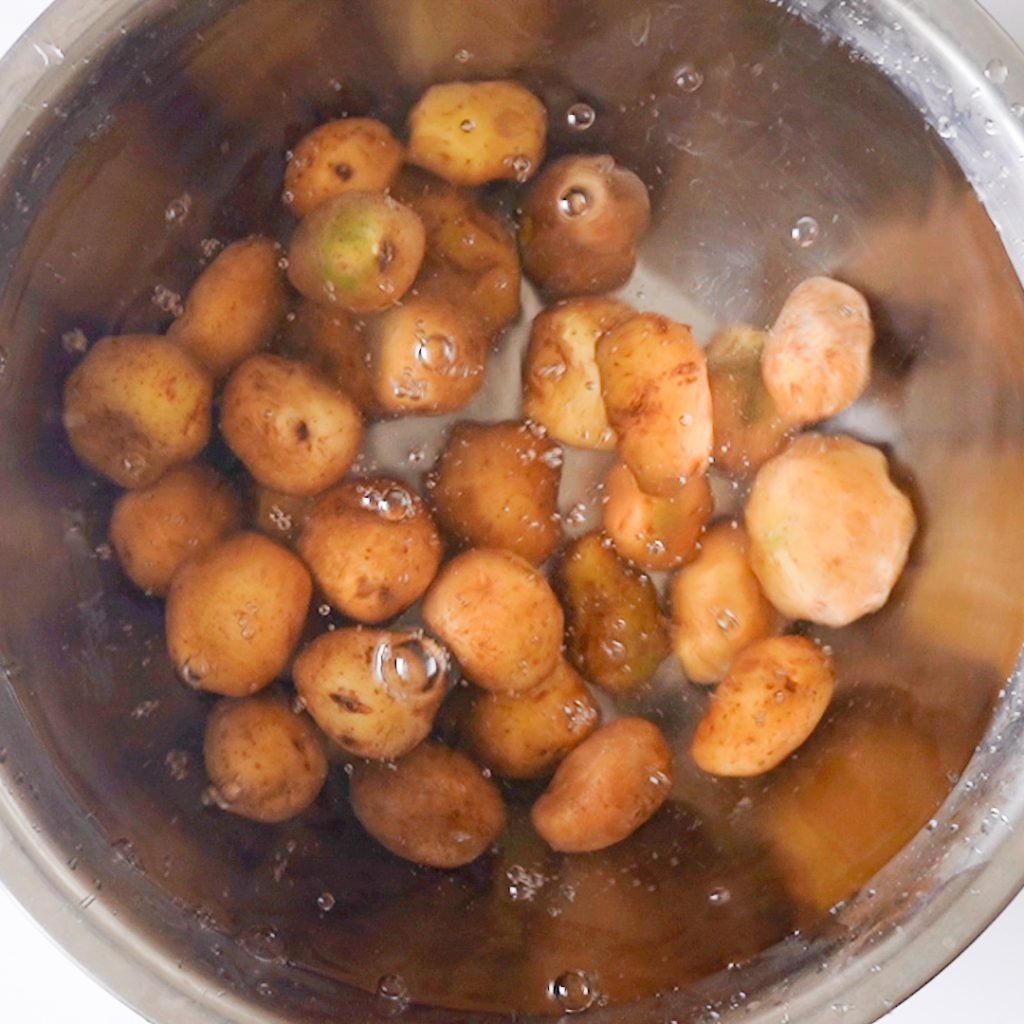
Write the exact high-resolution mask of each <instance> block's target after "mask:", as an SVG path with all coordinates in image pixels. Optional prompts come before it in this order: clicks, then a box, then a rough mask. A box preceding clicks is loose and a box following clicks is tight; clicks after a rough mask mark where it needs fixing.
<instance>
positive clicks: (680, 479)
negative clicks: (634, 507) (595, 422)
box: [597, 313, 712, 498]
mask: <svg viewBox="0 0 1024 1024" xmlns="http://www.w3.org/2000/svg"><path fill="white" fill-rule="evenodd" d="M597 366H598V370H599V371H600V374H601V390H602V393H603V395H604V404H605V409H606V410H607V412H608V421H609V422H610V423H611V425H612V429H613V430H615V432H616V433H617V434H618V437H619V455H620V456H621V458H622V461H623V462H625V464H626V465H627V466H628V467H629V469H630V471H631V472H632V474H633V476H634V477H636V481H637V484H638V485H639V487H640V489H641V490H642V491H643V492H644V493H645V494H651V495H654V496H656V497H661V498H670V497H672V496H673V495H676V494H679V492H680V491H682V489H683V488H684V487H685V486H686V484H687V482H688V481H689V480H690V479H692V478H693V477H696V476H701V475H702V474H703V473H705V472H707V468H708V462H709V460H710V458H711V447H712V413H711V391H710V389H709V387H708V374H707V366H706V364H705V361H704V352H703V351H702V350H701V349H700V347H699V346H698V345H697V343H696V342H695V341H694V340H693V334H692V333H691V332H690V328H689V327H685V326H683V325H682V324H678V323H675V322H674V321H672V320H669V319H668V317H664V316H658V315H657V314H654V313H642V314H640V315H638V316H635V317H633V318H632V319H631V320H627V321H626V322H625V323H624V324H622V325H620V326H619V327H617V328H615V329H614V330H613V331H611V332H609V333H608V334H606V335H605V336H604V337H603V338H602V339H601V340H600V341H599V342H598V343H597Z"/></svg>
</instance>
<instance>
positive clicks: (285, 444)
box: [220, 355, 363, 495]
mask: <svg viewBox="0 0 1024 1024" xmlns="http://www.w3.org/2000/svg"><path fill="white" fill-rule="evenodd" d="M220 429H221V433H222V434H223V435H224V440H225V441H226V442H227V445H228V447H229V448H230V449H231V450H232V451H233V452H234V453H235V454H236V455H237V456H238V457H239V458H240V459H241V460H242V462H243V463H244V464H245V468H246V469H247V470H248V471H249V472H250V473H251V474H252V476H253V478H254V479H255V480H256V482H257V483H258V484H260V485H262V486H263V487H268V488H270V489H271V490H274V491H281V492H282V493H284V494H295V495H306V494H319V493H320V492H321V491H324V490H326V489H327V488H328V487H330V486H331V485H332V484H335V483H337V482H338V480H340V479H341V478H342V477H343V476H344V475H345V474H346V473H347V472H348V469H349V467H350V466H351V465H352V463H353V462H354V461H355V458H356V456H357V455H358V454H359V446H360V444H361V443H362V439H363V423H362V417H361V416H360V415H359V410H358V409H357V408H356V405H355V403H354V402H353V401H352V399H351V398H349V397H348V395H346V394H345V393H344V392H342V391H340V390H338V389H337V388H336V387H334V386H333V385H331V384H330V382H329V381H327V380H325V379H324V378H323V377H321V376H320V375H319V374H318V373H316V371H314V370H313V369H311V368H310V367H308V366H306V365H305V364H304V363H297V362H295V361H293V360H290V359H282V358H281V357H280V356H273V355H258V356H252V358H250V359H247V360H246V361H245V362H244V363H242V365H241V366H239V367H238V369H237V370H235V372H234V373H233V374H232V375H231V377H230V379H229V380H228V383H227V387H225V388H224V395H223V398H222V401H221V411H220Z"/></svg>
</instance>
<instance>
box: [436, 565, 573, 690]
mask: <svg viewBox="0 0 1024 1024" xmlns="http://www.w3.org/2000/svg"><path fill="white" fill-rule="evenodd" d="M423 621H424V622H426V624H427V626H428V627H429V629H430V630H431V631H432V632H434V633H435V634H436V635H437V636H438V637H440V638H441V640H442V641H443V642H444V643H445V644H446V645H447V647H448V648H449V650H451V652H452V653H453V654H454V655H455V657H456V658H457V659H458V662H459V664H460V665H461V666H462V670H463V672H464V673H465V674H466V677H467V678H468V679H469V680H470V682H473V683H476V685H477V686H479V687H481V688H482V689H484V690H493V691H495V692H498V693H522V692H525V691H526V690H530V689H532V688H533V687H534V686H539V685H540V684H541V683H542V682H543V681H544V680H545V679H547V677H548V676H550V675H551V673H552V672H553V671H554V670H555V667H556V666H557V664H558V661H559V658H560V657H561V653H562V630H563V627H564V624H565V620H564V617H563V615H562V607H561V605H560V604H559V603H558V598H556V597H555V594H554V591H553V590H552V589H551V587H550V586H549V585H548V581H547V580H546V579H544V577H543V576H542V575H541V574H540V573H539V572H537V570H536V569H534V568H533V566H531V565H530V563H529V562H527V561H525V560H524V559H522V558H520V557H519V556H518V555H514V554H512V553H511V552H509V551H494V550H486V549H478V550H474V551H467V552H466V553H465V554H463V555H459V556H458V557H456V558H454V559H452V561H450V562H449V563H448V564H447V565H446V566H445V567H444V568H443V569H442V570H441V574H440V575H439V576H438V578H437V580H436V581H435V582H434V585H433V586H432V587H431V588H430V590H429V591H428V592H427V596H426V599H425V600H424V602H423Z"/></svg>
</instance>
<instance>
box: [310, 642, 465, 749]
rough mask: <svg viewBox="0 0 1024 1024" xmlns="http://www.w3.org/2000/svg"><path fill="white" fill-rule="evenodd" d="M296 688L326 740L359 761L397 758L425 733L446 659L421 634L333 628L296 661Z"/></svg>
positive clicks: (443, 682) (442, 689) (440, 692)
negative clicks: (325, 735)
mask: <svg viewBox="0 0 1024 1024" xmlns="http://www.w3.org/2000/svg"><path fill="white" fill-rule="evenodd" d="M292 678H293V679H294V681H295V689H296V690H297V691H298V694H299V696H300V697H301V698H302V700H303V702H304V703H305V705H306V708H307V709H308V710H309V713H310V715H312V716H313V721H315V722H316V724H317V725H318V726H320V728H321V729H322V730H323V731H324V732H325V733H326V734H327V736H328V738H329V739H330V740H332V741H333V742H334V743H336V744H338V746H340V747H342V748H343V749H344V750H347V751H349V752H350V753H352V754H356V755H358V756H359V757H368V758H374V759H378V760H382V761H386V760H391V759H393V758H396V757H402V756H403V755H404V754H407V753H408V752H409V751H410V750H412V749H413V747H415V746H417V745H418V744H419V743H421V742H422V741H423V740H425V739H426V738H427V736H428V735H429V734H430V729H431V726H432V725H433V724H434V717H435V716H436V715H437V711H438V708H440V706H441V701H443V700H444V696H445V693H446V690H447V682H448V657H447V654H446V653H445V651H444V650H443V649H442V648H441V646H440V645H439V644H437V643H436V642H434V641H433V640H430V639H429V638H427V637H424V636H423V635H422V634H421V633H411V632H391V631H388V630H382V629H365V628H363V627H361V626H360V627H356V628H353V629H338V630H334V631H333V632H330V633H324V634H322V635H321V636H318V637H317V638H316V639H315V640H314V641H313V642H312V643H311V644H310V645H309V646H308V647H306V648H304V649H303V650H302V651H301V652H300V653H299V656H298V657H297V658H296V659H295V665H294V667H293V669H292Z"/></svg>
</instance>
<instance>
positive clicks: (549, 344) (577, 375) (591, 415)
mask: <svg viewBox="0 0 1024 1024" xmlns="http://www.w3.org/2000/svg"><path fill="white" fill-rule="evenodd" d="M632 316H635V310H633V309H632V308H631V307H630V306H627V305H626V304H625V303H624V302H618V301H616V300H615V299H603V298H595V299H575V300H572V301H569V302H563V303H560V304H559V305H557V306H554V307H552V308H550V309H546V310H545V311H544V312H543V313H541V314H540V315H539V316H537V317H536V319H535V320H534V321H533V328H532V330H531V332H530V348H529V351H528V352H527V355H526V367H525V373H524V377H525V394H524V396H523V413H524V415H526V417H527V418H528V419H531V420H533V421H534V422H536V423H539V424H541V425H542V426H543V427H544V428H545V429H546V430H547V432H548V433H549V434H550V435H551V436H552V437H554V438H556V439H557V440H559V441H562V442H564V443H565V444H569V445H572V446H573V447H575V448H589V449H592V450H594V451H611V450H612V449H613V448H614V447H615V441H616V437H615V431H614V430H612V428H611V424H610V423H609V422H608V414H607V413H606V412H605V408H604V399H603V398H602V397H601V377H600V374H599V373H598V370H597V358H596V356H595V350H596V348H597V343H598V341H599V339H600V338H601V337H603V336H604V335H605V334H606V333H607V332H608V331H610V330H611V329H612V328H614V327H618V326H619V325H620V324H622V323H625V321H626V320H628V319H629V318H630V317H632Z"/></svg>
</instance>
